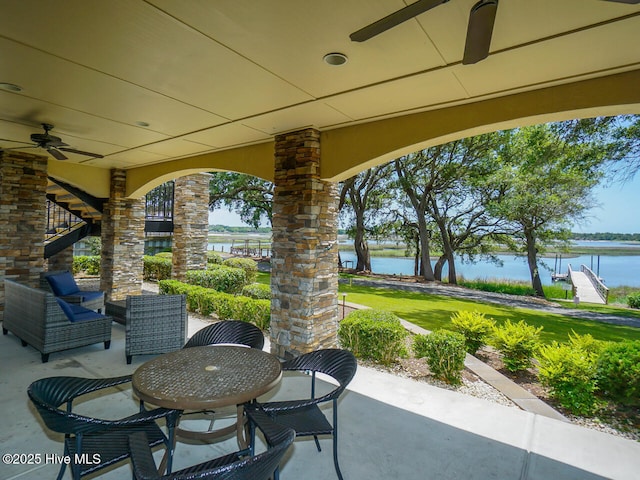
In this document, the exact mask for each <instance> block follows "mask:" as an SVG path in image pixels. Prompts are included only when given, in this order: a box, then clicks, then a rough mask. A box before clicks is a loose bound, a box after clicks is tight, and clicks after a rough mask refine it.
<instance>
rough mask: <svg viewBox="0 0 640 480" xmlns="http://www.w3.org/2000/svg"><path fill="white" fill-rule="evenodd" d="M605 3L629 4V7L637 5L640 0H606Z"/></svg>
mask: <svg viewBox="0 0 640 480" xmlns="http://www.w3.org/2000/svg"><path fill="white" fill-rule="evenodd" d="M604 1H605V2H616V3H628V4H629V5H637V4H638V3H640V0H604Z"/></svg>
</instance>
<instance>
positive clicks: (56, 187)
mask: <svg viewBox="0 0 640 480" xmlns="http://www.w3.org/2000/svg"><path fill="white" fill-rule="evenodd" d="M173 196H174V182H173V181H170V182H166V183H164V184H162V185H160V186H158V187H156V188H155V189H153V190H152V191H151V192H149V193H148V194H147V195H146V201H145V216H146V221H145V232H147V233H150V232H153V233H168V232H173ZM106 201H107V199H106V198H97V197H93V196H91V195H89V194H88V193H87V192H85V191H83V190H80V189H78V188H75V187H73V186H71V185H68V184H66V183H64V182H61V181H60V180H57V179H54V178H51V177H49V183H48V184H47V227H46V232H45V240H44V258H45V259H46V258H49V257H51V256H53V255H55V254H56V253H59V252H61V251H62V250H64V249H65V248H68V247H70V246H71V245H73V244H74V243H76V242H77V241H79V240H81V239H83V238H84V237H86V236H88V235H100V226H101V221H102V212H103V208H104V204H105V202H106Z"/></svg>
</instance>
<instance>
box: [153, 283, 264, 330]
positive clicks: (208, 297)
mask: <svg viewBox="0 0 640 480" xmlns="http://www.w3.org/2000/svg"><path fill="white" fill-rule="evenodd" d="M159 290H160V293H161V294H163V295H186V296H187V309H188V310H189V311H191V312H197V313H200V314H201V315H205V316H208V315H211V314H215V315H216V316H217V317H218V318H219V319H220V320H227V319H234V320H241V321H243V322H250V323H253V324H254V325H256V326H257V327H258V328H260V329H261V330H268V329H269V324H270V321H271V302H270V301H269V300H256V299H253V298H249V297H242V296H236V295H231V294H229V293H224V292H219V291H216V290H212V289H210V288H205V287H200V286H197V285H188V284H186V283H182V282H179V281H177V280H162V281H160V282H159Z"/></svg>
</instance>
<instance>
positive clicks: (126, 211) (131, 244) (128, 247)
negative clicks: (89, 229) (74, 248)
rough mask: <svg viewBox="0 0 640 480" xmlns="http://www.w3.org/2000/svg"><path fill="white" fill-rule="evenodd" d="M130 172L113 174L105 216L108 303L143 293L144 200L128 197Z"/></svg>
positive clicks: (103, 280)
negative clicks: (127, 188)
mask: <svg viewBox="0 0 640 480" xmlns="http://www.w3.org/2000/svg"><path fill="white" fill-rule="evenodd" d="M126 180H127V172H126V171H125V170H119V169H114V170H112V171H111V193H110V196H109V201H108V202H107V203H106V204H105V207H104V212H103V214H102V226H101V231H102V234H101V237H102V238H101V239H102V252H101V254H100V289H101V290H104V291H105V296H106V299H107V300H123V299H125V298H126V297H127V295H140V294H141V293H142V270H143V258H142V257H143V256H144V197H143V198H140V199H131V198H127V197H125V192H126V188H125V187H126Z"/></svg>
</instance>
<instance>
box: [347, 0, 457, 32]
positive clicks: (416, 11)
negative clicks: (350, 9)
mask: <svg viewBox="0 0 640 480" xmlns="http://www.w3.org/2000/svg"><path fill="white" fill-rule="evenodd" d="M448 1H449V0H418V1H417V2H415V3H412V4H411V5H407V6H406V7H404V8H401V9H400V10H398V11H396V12H394V13H392V14H390V15H387V16H386V17H384V18H381V19H380V20H378V21H377V22H373V23H372V24H370V25H367V26H366V27H363V28H361V29H360V30H358V31H357V32H353V33H352V34H351V35H349V38H350V39H351V41H353V42H364V41H365V40H369V39H370V38H371V37H375V36H376V35H379V34H380V33H382V32H386V31H387V30H389V29H390V28H393V27H395V26H396V25H400V24H401V23H403V22H406V21H407V20H410V19H412V18H413V17H415V16H417V15H420V14H421V13H424V12H426V11H427V10H431V9H432V8H433V7H437V6H438V5H441V4H443V3H447V2H448Z"/></svg>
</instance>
